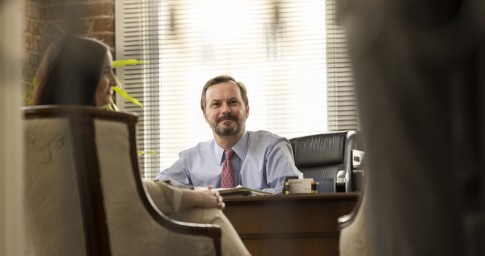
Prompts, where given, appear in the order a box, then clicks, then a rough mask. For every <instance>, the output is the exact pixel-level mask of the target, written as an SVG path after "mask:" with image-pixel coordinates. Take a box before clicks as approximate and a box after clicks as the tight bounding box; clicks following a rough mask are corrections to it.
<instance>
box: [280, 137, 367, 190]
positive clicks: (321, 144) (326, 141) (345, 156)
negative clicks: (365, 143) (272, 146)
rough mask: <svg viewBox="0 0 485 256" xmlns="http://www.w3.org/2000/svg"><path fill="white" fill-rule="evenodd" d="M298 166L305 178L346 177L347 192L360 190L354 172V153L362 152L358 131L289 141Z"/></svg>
mask: <svg viewBox="0 0 485 256" xmlns="http://www.w3.org/2000/svg"><path fill="white" fill-rule="evenodd" d="M290 143H291V147H292V148H293V155H294V158H295V165H296V167H297V168H298V169H299V170H300V171H301V172H302V173H303V177H305V178H314V179H320V178H332V179H334V180H335V179H336V178H337V173H338V172H339V171H340V170H343V171H344V172H345V173H346V174H348V175H347V176H346V177H347V179H346V184H345V191H347V192H350V191H356V190H360V182H358V181H360V177H357V176H358V174H354V173H353V169H352V150H354V149H361V148H362V145H361V144H362V143H361V142H360V141H359V132H357V131H339V132H329V133H322V134H315V135H309V136H302V137H296V138H292V139H290Z"/></svg>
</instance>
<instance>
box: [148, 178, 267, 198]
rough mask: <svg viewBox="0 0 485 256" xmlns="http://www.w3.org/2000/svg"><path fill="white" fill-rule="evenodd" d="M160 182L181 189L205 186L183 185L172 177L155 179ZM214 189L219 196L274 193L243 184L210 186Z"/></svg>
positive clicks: (198, 188)
mask: <svg viewBox="0 0 485 256" xmlns="http://www.w3.org/2000/svg"><path fill="white" fill-rule="evenodd" d="M157 181H161V182H165V183H167V184H169V185H171V186H174V187H177V188H182V189H193V190H206V189H207V187H193V186H190V185H185V184H183V183H180V182H178V181H175V180H172V179H168V178H167V179H163V180H157ZM211 189H214V190H217V191H219V194H220V195H221V196H232V195H245V196H263V195H274V193H271V192H267V191H262V190H258V189H253V188H248V187H243V186H237V187H234V188H211Z"/></svg>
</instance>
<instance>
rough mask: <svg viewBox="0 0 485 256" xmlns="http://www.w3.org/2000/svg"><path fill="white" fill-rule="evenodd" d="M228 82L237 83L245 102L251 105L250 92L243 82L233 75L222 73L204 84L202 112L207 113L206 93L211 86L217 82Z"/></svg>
mask: <svg viewBox="0 0 485 256" xmlns="http://www.w3.org/2000/svg"><path fill="white" fill-rule="evenodd" d="M226 82H234V83H236V84H237V86H238V87H239V91H240V92H241V97H242V99H243V101H244V104H245V105H246V106H249V100H248V93H247V91H246V86H244V84H243V83H241V82H238V81H236V79H234V78H233V77H232V76H229V75H220V76H216V77H214V78H212V79H210V80H209V81H207V82H206V83H205V85H204V88H203V89H202V95H201V97H200V108H201V109H202V112H203V113H205V107H206V100H207V98H206V96H205V95H206V93H207V90H208V89H209V87H211V86H212V85H215V84H220V83H226Z"/></svg>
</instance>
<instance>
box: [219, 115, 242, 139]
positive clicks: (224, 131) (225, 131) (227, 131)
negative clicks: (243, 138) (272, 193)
mask: <svg viewBox="0 0 485 256" xmlns="http://www.w3.org/2000/svg"><path fill="white" fill-rule="evenodd" d="M226 120H231V121H234V122H236V124H235V125H234V126H229V127H227V126H225V125H223V124H221V123H222V122H224V121H226ZM245 120H246V118H245V117H244V115H242V116H240V117H236V116H234V115H232V114H231V113H227V114H225V115H222V116H220V117H218V118H217V119H216V121H215V122H210V126H211V128H212V131H214V133H216V134H217V135H219V136H233V135H236V134H238V133H239V132H240V131H241V129H242V128H243V127H244V124H245Z"/></svg>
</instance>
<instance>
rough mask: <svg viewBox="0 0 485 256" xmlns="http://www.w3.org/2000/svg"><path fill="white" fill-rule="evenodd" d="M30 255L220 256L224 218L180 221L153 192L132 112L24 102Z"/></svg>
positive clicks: (26, 203)
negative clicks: (144, 176) (142, 167)
mask: <svg viewBox="0 0 485 256" xmlns="http://www.w3.org/2000/svg"><path fill="white" fill-rule="evenodd" d="M23 112H24V115H25V118H24V127H25V163H26V164H25V167H26V169H25V200H24V201H25V230H26V235H27V245H28V246H27V249H26V255H40V256H42V255H49V256H51V255H103V256H104V255H220V254H221V250H220V237H221V230H220V228H219V226H217V225H210V224H194V223H185V222H179V221H174V220H172V219H170V218H168V217H167V216H165V215H164V214H163V213H162V212H160V211H159V210H158V209H157V208H156V207H155V206H154V203H153V201H152V200H151V199H150V198H149V197H148V196H147V193H146V188H145V186H144V185H143V183H142V180H141V178H140V172H139V169H138V160H137V148H136V137H135V124H136V122H137V117H136V116H134V115H132V114H127V113H119V112H112V111H105V110H99V109H95V108H91V107H76V106H37V107H26V108H24V109H23Z"/></svg>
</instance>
